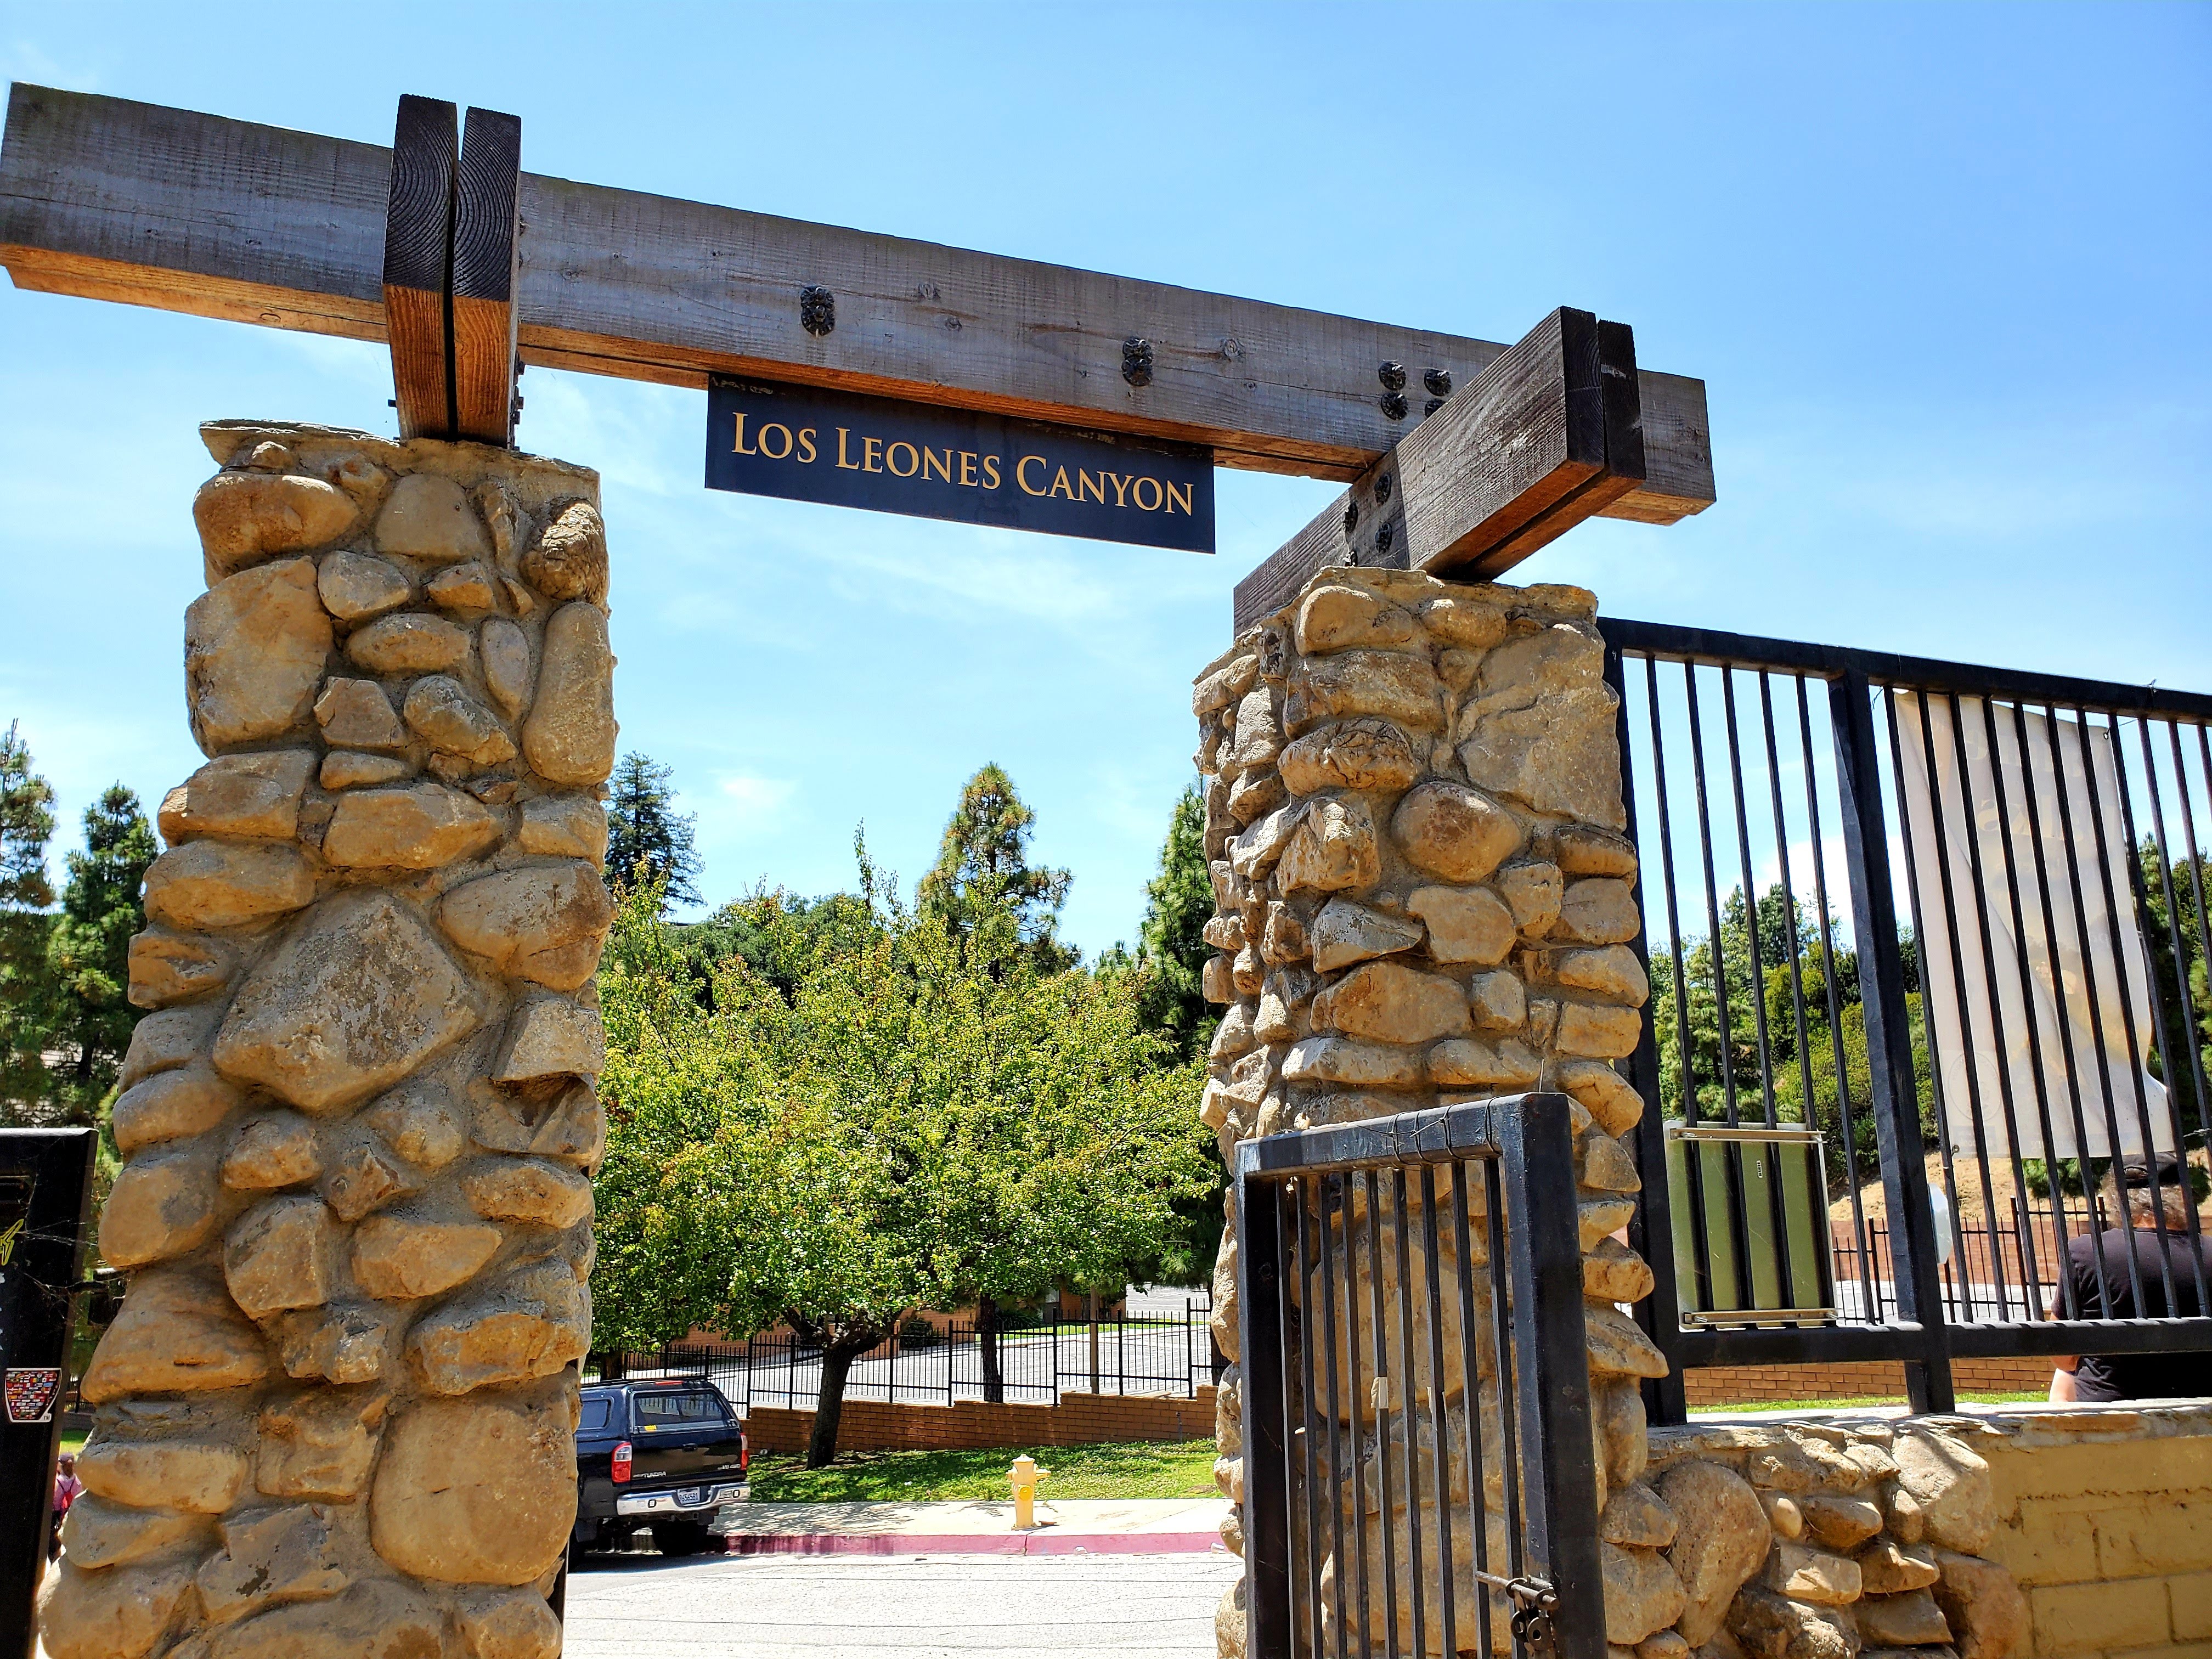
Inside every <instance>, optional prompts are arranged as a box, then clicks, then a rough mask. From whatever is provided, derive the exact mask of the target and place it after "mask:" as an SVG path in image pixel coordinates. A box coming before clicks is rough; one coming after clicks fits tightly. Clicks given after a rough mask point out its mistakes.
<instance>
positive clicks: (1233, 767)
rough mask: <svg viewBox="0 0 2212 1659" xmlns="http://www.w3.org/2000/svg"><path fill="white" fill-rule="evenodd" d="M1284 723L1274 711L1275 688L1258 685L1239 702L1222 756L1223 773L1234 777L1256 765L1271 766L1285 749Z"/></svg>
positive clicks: (1224, 775) (1226, 776)
mask: <svg viewBox="0 0 2212 1659" xmlns="http://www.w3.org/2000/svg"><path fill="white" fill-rule="evenodd" d="M1282 749H1283V727H1282V722H1281V721H1280V720H1279V719H1278V718H1277V716H1276V713H1275V690H1274V688H1273V686H1269V685H1256V686H1254V687H1253V688H1252V690H1249V691H1247V692H1246V693H1245V694H1244V696H1243V699H1242V700H1241V701H1239V702H1238V703H1237V724H1236V726H1235V728H1234V729H1233V730H1232V731H1231V732H1230V736H1229V747H1228V749H1227V750H1226V752H1225V754H1224V755H1223V756H1222V767H1221V775H1222V776H1223V777H1224V778H1228V779H1234V778H1236V777H1237V776H1239V775H1242V774H1243V773H1245V772H1248V771H1249V770H1251V769H1253V768H1254V767H1259V766H1270V765H1273V763H1274V760H1275V757H1276V756H1278V755H1279V754H1280V753H1281V752H1282Z"/></svg>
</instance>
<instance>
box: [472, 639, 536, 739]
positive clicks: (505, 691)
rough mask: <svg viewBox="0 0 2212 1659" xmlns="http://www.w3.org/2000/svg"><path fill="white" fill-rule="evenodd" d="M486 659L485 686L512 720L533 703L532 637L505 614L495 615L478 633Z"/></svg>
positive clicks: (479, 644)
mask: <svg viewBox="0 0 2212 1659" xmlns="http://www.w3.org/2000/svg"><path fill="white" fill-rule="evenodd" d="M477 653H478V654H479V655H481V656H482V657H483V674H484V689H485V690H488V691H489V692H490V693H491V696H492V701H493V702H495V703H497V704H498V705H499V706H500V708H501V709H502V710H504V711H505V713H506V714H507V718H508V719H509V720H515V719H519V718H520V716H521V714H522V711H523V710H524V709H525V708H527V707H529V704H530V641H528V640H527V639H526V638H525V637H524V635H523V632H522V630H521V629H520V628H517V627H516V626H515V625H514V624H513V623H511V622H509V621H507V618H506V617H493V618H492V619H491V620H490V621H489V622H488V623H485V624H484V625H483V628H482V629H479V630H478V631H477Z"/></svg>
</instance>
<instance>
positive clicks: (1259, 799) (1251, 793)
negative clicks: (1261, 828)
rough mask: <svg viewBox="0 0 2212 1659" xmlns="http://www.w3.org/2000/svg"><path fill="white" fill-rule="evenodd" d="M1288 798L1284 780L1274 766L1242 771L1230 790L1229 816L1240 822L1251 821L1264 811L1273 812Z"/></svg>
mask: <svg viewBox="0 0 2212 1659" xmlns="http://www.w3.org/2000/svg"><path fill="white" fill-rule="evenodd" d="M1285 799H1288V796H1287V794H1286V793H1285V790H1284V788H1283V780H1282V776H1281V775H1280V774H1279V773H1278V772H1277V771H1276V770H1275V769H1274V768H1273V767H1272V766H1270V767H1265V768H1254V769H1248V770H1246V771H1245V772H1243V773H1242V774H1241V775H1239V776H1238V777H1237V784H1236V787H1234V788H1232V789H1231V790H1230V792H1229V816H1230V817H1232V818H1234V819H1236V820H1237V823H1250V822H1251V821H1252V820H1253V819H1254V818H1256V817H1259V816H1260V814H1261V813H1262V812H1272V811H1274V810H1275V809H1276V808H1277V807H1278V806H1280V805H1282V804H1283V803H1284V801H1285Z"/></svg>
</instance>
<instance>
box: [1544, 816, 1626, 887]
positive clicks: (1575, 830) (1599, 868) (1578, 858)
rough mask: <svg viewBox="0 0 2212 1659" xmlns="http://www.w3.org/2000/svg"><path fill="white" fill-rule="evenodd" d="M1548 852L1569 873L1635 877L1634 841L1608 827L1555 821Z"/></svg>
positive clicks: (1623, 878)
mask: <svg viewBox="0 0 2212 1659" xmlns="http://www.w3.org/2000/svg"><path fill="white" fill-rule="evenodd" d="M1552 856H1553V860H1555V861H1556V862H1557V863H1558V865H1559V868H1560V869H1561V870H1563V871H1565V872H1566V873H1567V874H1568V875H1571V876H1619V877H1620V878H1621V879H1622V880H1624V881H1630V882H1632V881H1634V880H1635V879H1636V843H1635V842H1632V841H1631V840H1629V838H1628V837H1627V836H1623V835H1617V834H1615V833H1614V832H1613V831H1612V830H1610V829H1596V828H1595V827H1594V826H1592V825H1590V824H1587V823H1562V824H1559V825H1558V826H1556V827H1555V828H1554V829H1553V831H1552Z"/></svg>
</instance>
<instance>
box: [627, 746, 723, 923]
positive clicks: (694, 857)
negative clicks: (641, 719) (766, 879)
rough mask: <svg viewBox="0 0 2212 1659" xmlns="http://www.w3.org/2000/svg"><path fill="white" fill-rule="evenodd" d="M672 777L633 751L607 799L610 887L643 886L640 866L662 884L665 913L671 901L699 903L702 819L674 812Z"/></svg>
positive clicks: (669, 771)
mask: <svg viewBox="0 0 2212 1659" xmlns="http://www.w3.org/2000/svg"><path fill="white" fill-rule="evenodd" d="M673 775H674V773H673V770H672V769H671V768H669V767H665V766H663V765H661V764H660V763H658V762H657V761H655V760H654V759H653V757H651V756H650V755H641V754H639V753H638V752H636V751H635V750H632V751H631V752H630V753H629V754H627V755H624V756H623V757H622V763H621V764H620V765H618V766H617V767H616V768H615V775H614V777H613V778H612V779H611V781H610V788H611V794H610V795H609V797H608V799H607V884H608V885H609V886H611V887H621V888H628V887H630V886H633V885H636V884H639V882H640V878H639V876H638V872H637V866H638V865H639V863H640V862H641V861H642V862H643V864H644V865H645V877H644V880H645V881H646V882H647V883H658V884H659V885H660V890H661V899H662V908H664V910H665V908H666V907H667V905H668V904H670V903H671V902H674V903H684V904H696V903H698V902H700V900H699V890H698V889H697V888H696V887H695V886H694V885H693V884H692V880H691V878H693V877H694V876H696V875H697V874H698V873H699V854H698V852H697V850H696V848H694V847H693V845H692V836H693V830H694V826H695V825H696V823H698V819H697V818H696V817H695V816H694V815H693V814H691V813H690V812H678V811H674V810H672V808H671V801H672V800H673V799H674V797H675V791H673V790H672V789H671V788H670V787H669V786H668V781H669V779H670V778H671V776H673Z"/></svg>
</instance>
